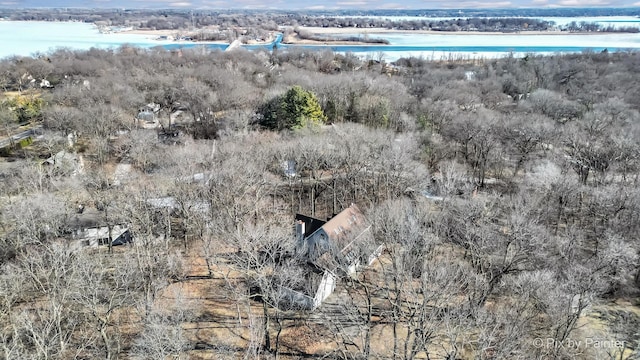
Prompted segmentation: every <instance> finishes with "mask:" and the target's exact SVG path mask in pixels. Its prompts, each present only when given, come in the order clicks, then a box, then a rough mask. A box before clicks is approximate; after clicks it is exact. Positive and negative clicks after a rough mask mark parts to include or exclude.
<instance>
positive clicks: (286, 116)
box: [261, 85, 327, 130]
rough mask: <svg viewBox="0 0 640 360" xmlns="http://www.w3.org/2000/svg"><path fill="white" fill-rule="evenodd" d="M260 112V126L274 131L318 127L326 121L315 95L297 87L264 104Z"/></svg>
mask: <svg viewBox="0 0 640 360" xmlns="http://www.w3.org/2000/svg"><path fill="white" fill-rule="evenodd" d="M261 112H262V116H263V120H262V125H263V126H265V127H267V128H270V129H275V130H282V129H293V130H295V129H302V128H305V127H308V126H310V127H313V126H319V125H322V124H324V123H325V121H326V120H327V117H326V115H325V114H324V112H323V111H322V108H321V107H320V103H319V102H318V99H317V98H316V96H315V94H313V93H312V92H310V91H307V90H305V89H303V88H302V87H301V86H298V85H296V86H293V87H292V88H291V89H289V91H287V92H286V93H285V94H284V95H283V96H281V97H278V98H276V99H274V100H272V101H269V102H268V103H266V104H265V105H264V106H263V107H262V111H261Z"/></svg>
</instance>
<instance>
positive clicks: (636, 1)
mask: <svg viewBox="0 0 640 360" xmlns="http://www.w3.org/2000/svg"><path fill="white" fill-rule="evenodd" d="M639 7H640V0H498V1H485V0H460V1H440V0H404V1H399V0H389V1H385V0H327V1H305V0H271V1H264V0H129V1H125V0H0V8H3V9H60V8H72V9H131V10H175V9H194V10H284V11H292V10H295V11H313V10H317V11H345V10H354V11H380V10H524V9H533V10H547V9H548V10H561V9H600V10H602V9H630V8H639Z"/></svg>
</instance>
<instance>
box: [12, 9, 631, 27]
mask: <svg viewBox="0 0 640 360" xmlns="http://www.w3.org/2000/svg"><path fill="white" fill-rule="evenodd" d="M564 10H567V11H569V10H570V9H563V11H564ZM558 11H559V12H558V14H563V12H562V11H560V10H558ZM628 13H629V11H627V12H626V13H625V14H628ZM631 13H633V12H631ZM358 14H360V13H358V12H355V13H354V12H348V11H347V12H339V13H337V14H336V13H316V12H283V11H265V12H255V11H241V10H237V11H213V10H190V11H186V10H122V9H120V10H100V9H96V10H94V11H91V12H88V11H86V10H82V9H29V10H28V11H26V10H2V9H0V17H5V18H7V19H11V20H41V21H83V22H91V23H96V24H99V25H105V26H125V27H135V28H147V29H156V30H196V29H202V28H205V27H208V26H218V27H219V28H220V29H222V30H227V29H234V28H254V29H261V30H268V31H277V30H278V29H279V27H280V26H314V27H316V26H317V27H340V28H343V27H353V28H387V29H398V30H435V31H481V32H484V31H499V32H517V31H544V30H549V29H552V28H554V26H555V24H554V23H553V21H544V20H539V19H535V18H531V16H560V15H553V14H556V12H551V14H547V15H536V14H534V13H531V14H520V13H519V12H515V13H513V14H512V13H507V14H503V13H502V12H500V11H495V12H488V13H477V14H476V13H471V14H466V13H465V16H460V13H459V12H453V13H447V14H449V15H446V16H451V17H452V18H451V19H446V20H442V19H429V18H416V19H415V20H414V19H406V20H390V19H385V18H384V17H383V16H387V15H388V16H392V15H391V14H395V15H394V16H402V15H406V14H413V12H410V11H409V12H407V13H403V12H397V13H387V12H375V11H373V12H370V13H363V14H364V15H358ZM367 14H368V15H370V16H371V17H367ZM380 14H384V15H380ZM425 14H427V13H425ZM425 14H422V15H420V14H416V15H419V16H424V15H425ZM597 14H599V12H598V11H596V10H594V11H593V14H592V15H591V16H597ZM337 15H339V16H337ZM349 15H358V16H354V17H350V16H349ZM607 15H609V16H611V14H607ZM432 16H436V15H432ZM441 16H444V15H441ZM527 16H528V17H527ZM562 16H571V15H569V14H565V15H562ZM574 16H578V15H574ZM562 29H563V30H568V31H585V32H595V31H599V32H637V31H638V29H637V28H634V27H628V26H623V27H613V26H601V25H599V24H596V23H586V22H574V23H572V24H570V25H568V26H566V27H563V28H562Z"/></svg>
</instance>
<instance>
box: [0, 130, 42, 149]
mask: <svg viewBox="0 0 640 360" xmlns="http://www.w3.org/2000/svg"><path fill="white" fill-rule="evenodd" d="M41 129H42V125H36V126H34V127H32V128H30V129H27V130H24V131H21V132H19V133H17V134H14V135H12V136H11V137H10V138H9V137H6V138H2V139H0V149H4V148H6V147H9V146H11V144H12V143H13V144H15V143H17V142H19V141H20V140H24V139H26V138H28V137H30V136H35V135H37V134H38V132H39V130H41Z"/></svg>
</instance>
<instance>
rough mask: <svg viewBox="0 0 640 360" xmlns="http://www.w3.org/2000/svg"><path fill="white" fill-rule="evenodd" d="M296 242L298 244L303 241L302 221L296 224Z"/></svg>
mask: <svg viewBox="0 0 640 360" xmlns="http://www.w3.org/2000/svg"><path fill="white" fill-rule="evenodd" d="M296 240H297V241H298V242H302V240H304V221H302V220H298V221H297V222H296Z"/></svg>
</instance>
